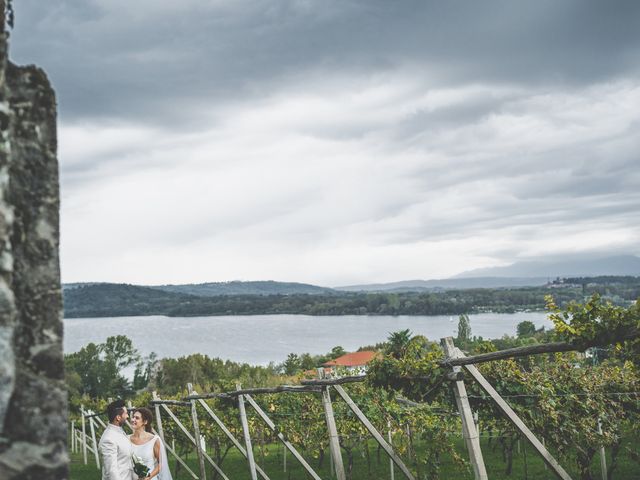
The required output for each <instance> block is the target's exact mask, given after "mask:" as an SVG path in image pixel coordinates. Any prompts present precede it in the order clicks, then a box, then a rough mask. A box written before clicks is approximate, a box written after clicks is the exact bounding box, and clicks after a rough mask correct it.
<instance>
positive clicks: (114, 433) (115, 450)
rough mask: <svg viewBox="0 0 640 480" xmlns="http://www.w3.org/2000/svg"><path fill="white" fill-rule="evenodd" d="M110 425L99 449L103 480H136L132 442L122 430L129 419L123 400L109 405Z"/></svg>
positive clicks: (102, 437) (101, 439)
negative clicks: (132, 457)
mask: <svg viewBox="0 0 640 480" xmlns="http://www.w3.org/2000/svg"><path fill="white" fill-rule="evenodd" d="M107 415H108V416H109V424H108V425H107V429H106V430H105V431H104V433H103V434H102V436H101V437H100V442H99V443H98V448H99V449H100V454H101V455H102V480H136V479H137V476H136V475H135V474H134V473H133V463H132V461H131V454H132V453H133V452H132V449H131V442H130V441H129V438H128V437H127V435H126V434H125V433H124V430H122V425H124V423H125V422H126V421H127V418H129V414H128V413H127V407H125V406H124V401H123V400H116V401H114V402H111V403H110V404H109V405H107Z"/></svg>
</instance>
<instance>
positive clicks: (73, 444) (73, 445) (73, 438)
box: [71, 420, 76, 453]
mask: <svg viewBox="0 0 640 480" xmlns="http://www.w3.org/2000/svg"><path fill="white" fill-rule="evenodd" d="M75 429H76V422H75V420H71V453H76V436H75V433H74V430H75Z"/></svg>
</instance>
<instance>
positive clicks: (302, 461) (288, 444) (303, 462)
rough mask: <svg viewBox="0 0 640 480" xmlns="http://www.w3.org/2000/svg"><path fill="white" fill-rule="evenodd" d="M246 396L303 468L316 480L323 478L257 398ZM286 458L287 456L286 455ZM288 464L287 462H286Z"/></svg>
mask: <svg viewBox="0 0 640 480" xmlns="http://www.w3.org/2000/svg"><path fill="white" fill-rule="evenodd" d="M245 398H246V399H247V402H249V404H250V405H251V406H252V407H253V409H254V410H255V411H256V412H257V413H258V415H259V416H260V418H262V420H264V423H266V424H267V425H268V426H269V428H270V429H271V430H272V431H273V432H274V433H276V436H277V437H278V438H279V439H280V441H281V442H282V443H283V445H284V446H285V447H287V449H288V450H289V451H290V452H291V454H292V455H293V456H294V458H295V459H296V460H298V462H300V465H302V466H303V468H304V469H305V470H306V471H307V473H308V474H309V475H311V477H312V478H313V479H314V480H322V479H321V478H320V477H319V476H318V474H317V473H316V472H315V471H314V470H313V468H311V465H309V464H308V463H307V461H306V460H305V459H304V457H303V456H302V455H300V453H298V450H296V448H295V447H294V446H293V445H292V444H291V442H289V441H288V440H287V439H286V438H285V436H284V435H283V434H282V432H280V431H278V429H277V428H276V425H275V424H274V423H273V422H272V421H271V419H270V418H269V417H268V416H267V414H266V413H264V410H262V409H261V408H260V405H258V404H257V403H256V402H255V400H254V399H253V398H251V396H250V395H245ZM286 454H287V453H286V450H285V455H286ZM285 458H286V457H285ZM285 465H286V464H285Z"/></svg>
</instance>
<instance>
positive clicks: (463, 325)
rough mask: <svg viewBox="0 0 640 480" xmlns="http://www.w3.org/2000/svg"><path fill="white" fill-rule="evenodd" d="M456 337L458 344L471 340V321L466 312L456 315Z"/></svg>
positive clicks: (463, 344) (462, 344)
mask: <svg viewBox="0 0 640 480" xmlns="http://www.w3.org/2000/svg"><path fill="white" fill-rule="evenodd" d="M456 339H457V340H458V345H459V346H465V345H467V344H468V343H469V342H470V341H471V321H470V320H469V315H467V314H466V313H463V314H462V315H460V317H458V336H457V337H456Z"/></svg>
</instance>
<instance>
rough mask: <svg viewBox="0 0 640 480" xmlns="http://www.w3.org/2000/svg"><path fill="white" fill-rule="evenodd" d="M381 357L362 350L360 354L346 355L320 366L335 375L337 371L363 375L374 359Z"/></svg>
mask: <svg viewBox="0 0 640 480" xmlns="http://www.w3.org/2000/svg"><path fill="white" fill-rule="evenodd" d="M380 356H382V355H381V354H380V353H379V352H374V351H371V350H364V351H362V352H353V353H346V354H344V355H342V356H341V357H338V358H336V359H334V360H329V361H328V362H325V363H323V364H322V366H323V367H325V371H326V368H329V369H331V373H332V374H335V373H336V372H337V371H338V370H343V371H345V372H346V373H347V374H349V375H364V374H365V373H366V372H367V365H368V364H369V363H370V362H371V361H372V360H373V359H375V358H378V357H380Z"/></svg>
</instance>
